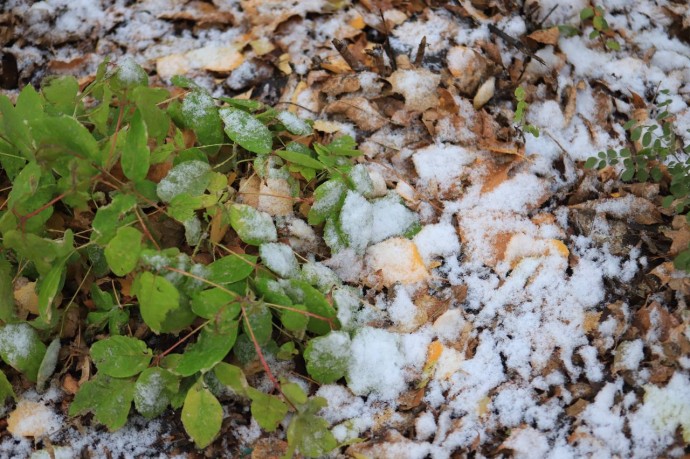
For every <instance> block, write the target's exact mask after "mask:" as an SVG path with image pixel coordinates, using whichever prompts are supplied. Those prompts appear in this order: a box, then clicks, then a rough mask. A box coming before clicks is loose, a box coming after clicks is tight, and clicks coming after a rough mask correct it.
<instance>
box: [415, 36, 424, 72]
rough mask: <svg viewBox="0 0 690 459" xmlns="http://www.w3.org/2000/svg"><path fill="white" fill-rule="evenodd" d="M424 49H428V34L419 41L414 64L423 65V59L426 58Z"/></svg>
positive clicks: (416, 65)
mask: <svg viewBox="0 0 690 459" xmlns="http://www.w3.org/2000/svg"><path fill="white" fill-rule="evenodd" d="M424 51H426V35H424V36H423V37H422V41H421V42H419V47H418V48H417V55H416V56H415V58H414V66H415V67H418V68H419V67H421V66H422V61H423V60H424Z"/></svg>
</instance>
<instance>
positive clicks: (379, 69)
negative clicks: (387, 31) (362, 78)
mask: <svg viewBox="0 0 690 459" xmlns="http://www.w3.org/2000/svg"><path fill="white" fill-rule="evenodd" d="M364 52H365V53H367V55H369V56H371V58H372V59H374V66H375V67H376V73H378V74H379V75H381V76H382V77H387V76H388V75H390V72H389V71H388V70H389V69H388V67H386V62H385V61H384V60H383V49H382V48H381V47H380V46H376V47H374V49H367V50H365V51H364Z"/></svg>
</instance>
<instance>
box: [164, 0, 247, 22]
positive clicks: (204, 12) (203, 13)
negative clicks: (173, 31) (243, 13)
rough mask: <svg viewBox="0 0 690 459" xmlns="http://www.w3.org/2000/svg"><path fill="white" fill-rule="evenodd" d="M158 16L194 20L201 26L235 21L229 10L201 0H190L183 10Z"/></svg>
mask: <svg viewBox="0 0 690 459" xmlns="http://www.w3.org/2000/svg"><path fill="white" fill-rule="evenodd" d="M158 17H159V18H160V19H167V20H171V21H193V22H195V23H196V24H197V25H198V26H201V27H203V26H206V25H210V24H232V23H234V22H235V18H234V16H233V15H232V13H230V12H229V11H220V10H218V8H217V7H216V6H215V5H213V4H211V3H206V2H200V1H193V2H189V3H187V4H186V5H185V6H184V8H183V9H182V10H181V11H176V12H166V13H163V14H161V15H159V16H158Z"/></svg>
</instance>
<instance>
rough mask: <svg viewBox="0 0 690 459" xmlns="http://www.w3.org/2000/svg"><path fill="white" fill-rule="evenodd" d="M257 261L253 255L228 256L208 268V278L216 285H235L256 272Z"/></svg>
mask: <svg viewBox="0 0 690 459" xmlns="http://www.w3.org/2000/svg"><path fill="white" fill-rule="evenodd" d="M256 260H257V257H255V256H252V255H237V254H234V253H233V254H230V255H226V256H224V257H223V258H219V259H218V260H216V261H214V262H213V263H211V264H210V265H208V266H206V268H207V269H208V276H207V278H208V280H209V281H211V282H213V283H215V284H221V285H227V284H234V283H235V282H239V281H241V280H243V279H246V278H247V277H248V276H249V275H250V274H251V273H252V272H253V271H254V267H255V266H256Z"/></svg>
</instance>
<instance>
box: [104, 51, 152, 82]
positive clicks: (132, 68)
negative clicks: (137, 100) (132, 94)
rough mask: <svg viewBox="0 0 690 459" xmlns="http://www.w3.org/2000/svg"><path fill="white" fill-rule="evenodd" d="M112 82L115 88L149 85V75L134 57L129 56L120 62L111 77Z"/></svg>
mask: <svg viewBox="0 0 690 459" xmlns="http://www.w3.org/2000/svg"><path fill="white" fill-rule="evenodd" d="M111 84H112V87H113V88H114V89H118V90H124V89H132V88H135V87H136V86H148V84H149V76H148V74H147V73H146V71H145V70H144V69H143V68H141V66H140V65H139V64H137V63H136V61H135V60H134V58H132V57H130V56H127V57H125V58H124V59H122V60H121V61H120V62H118V64H117V71H116V72H115V74H114V75H113V77H112V79H111Z"/></svg>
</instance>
